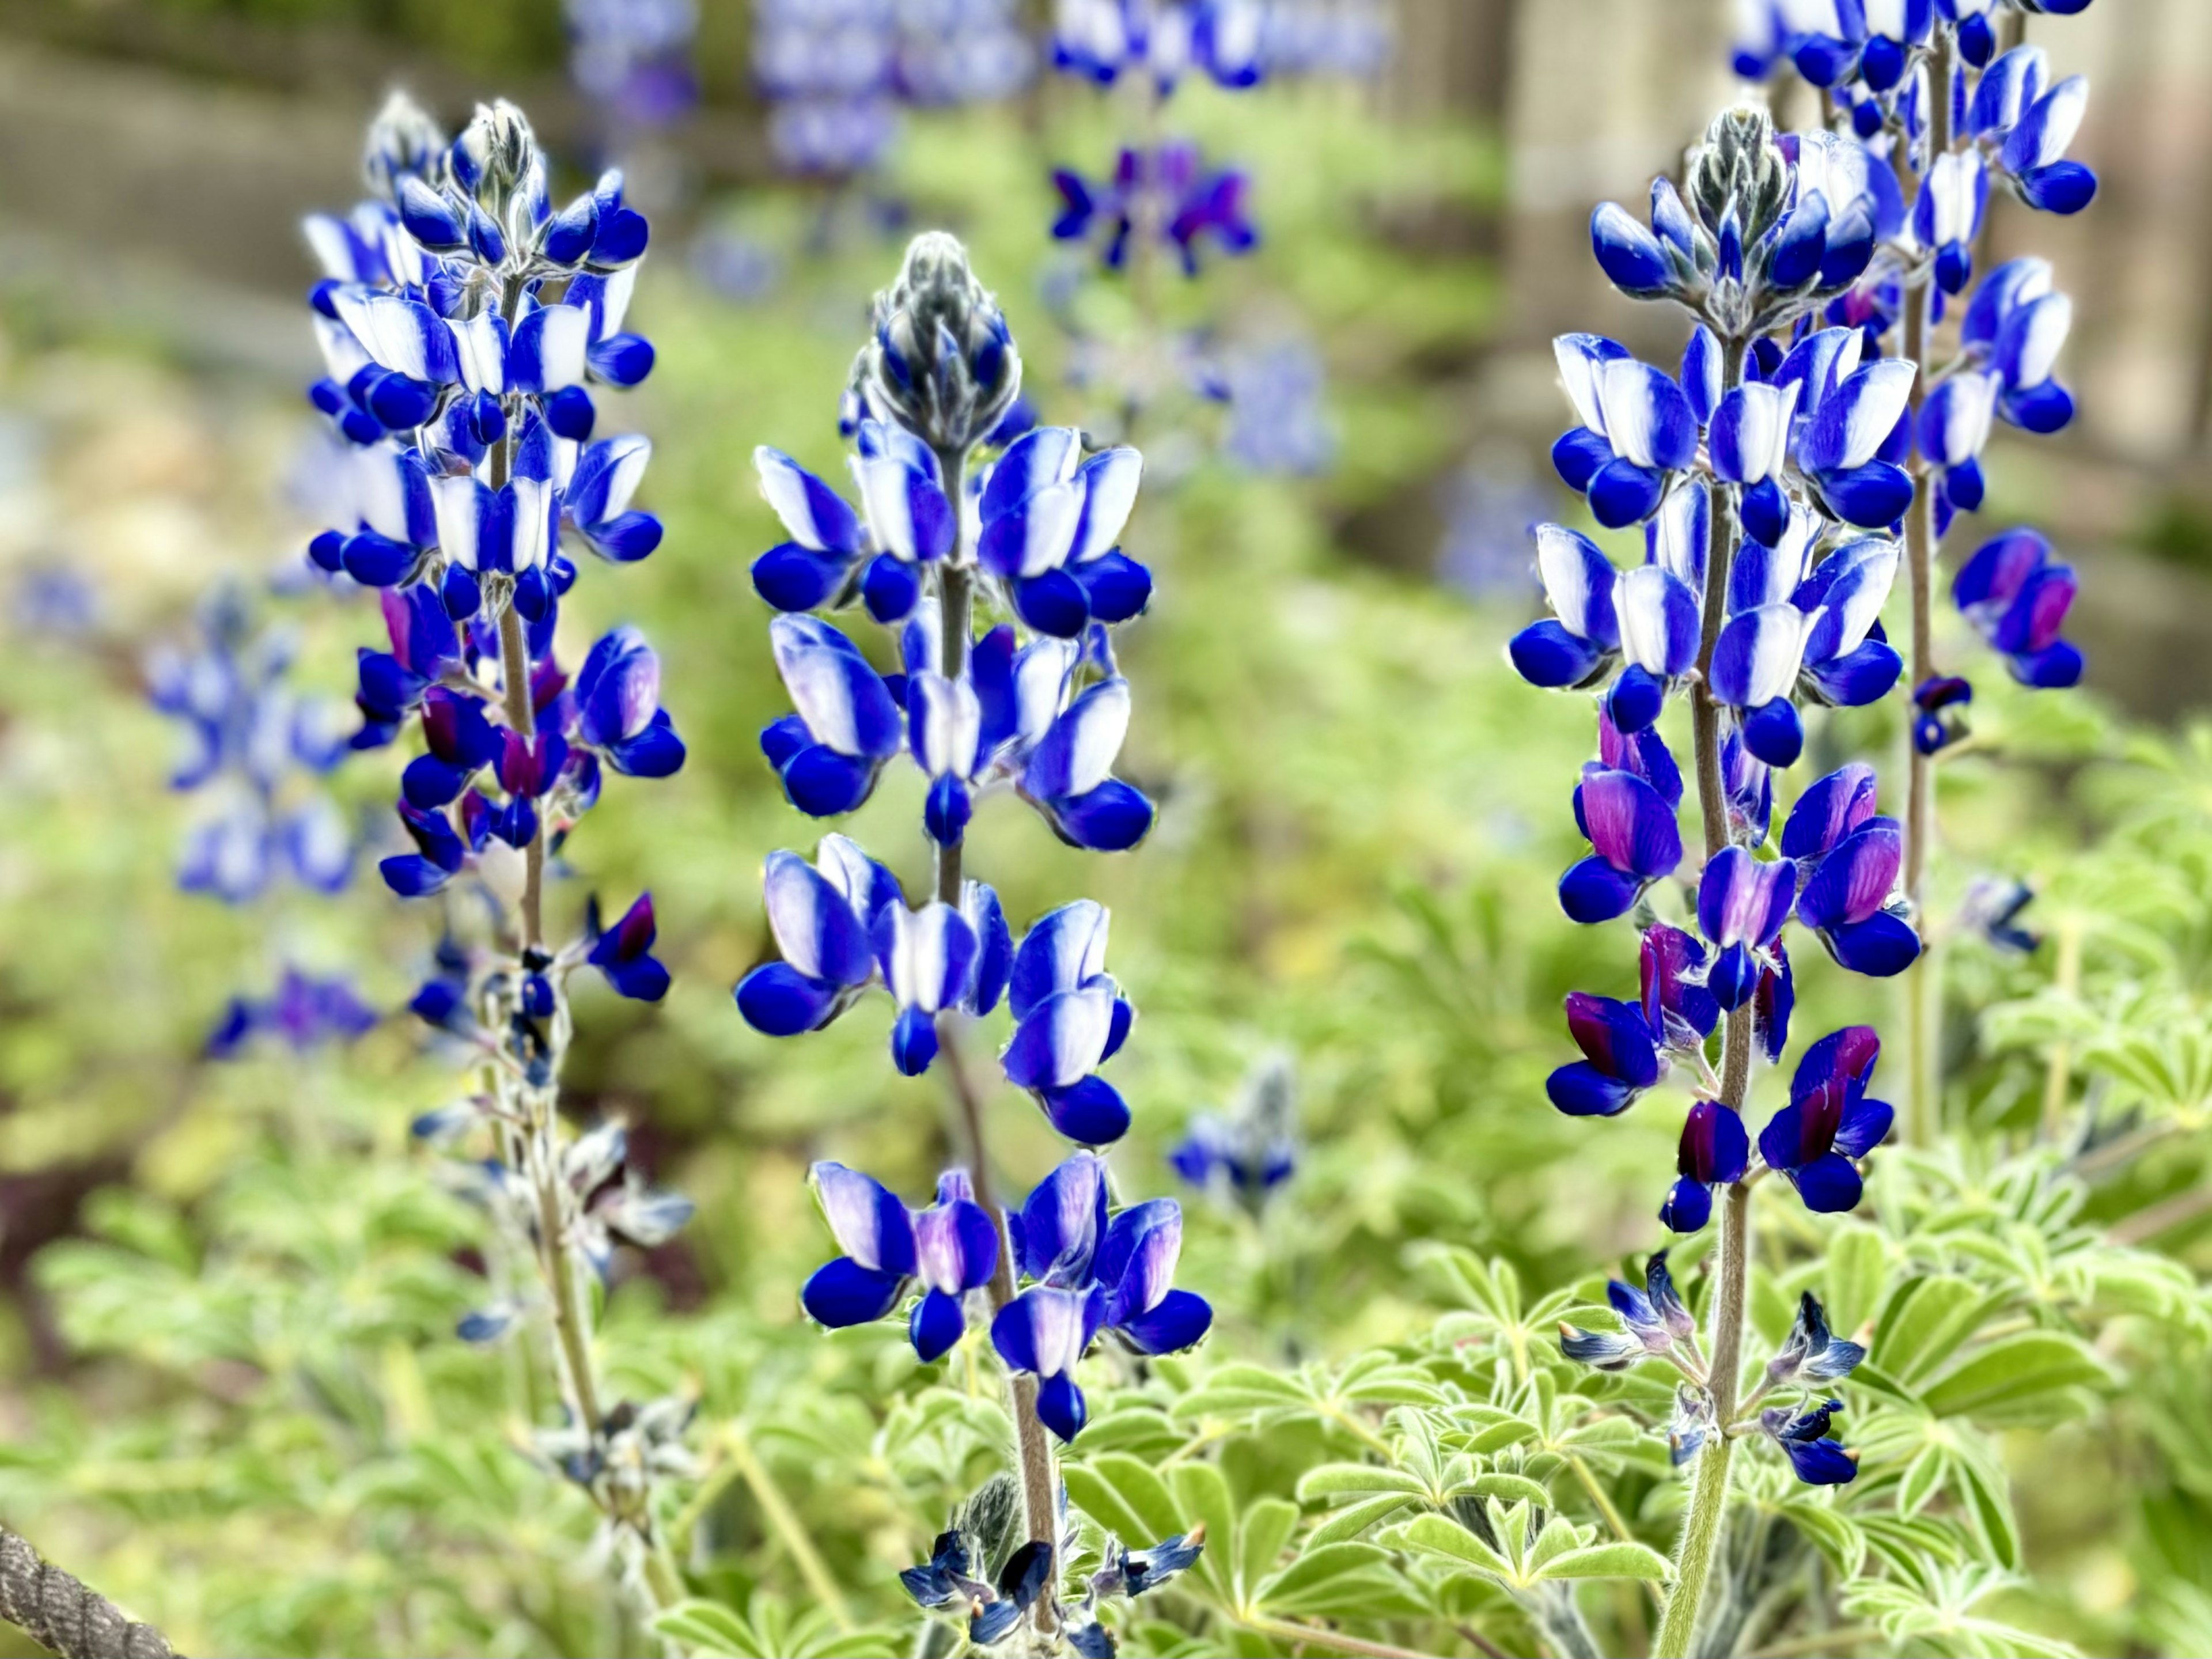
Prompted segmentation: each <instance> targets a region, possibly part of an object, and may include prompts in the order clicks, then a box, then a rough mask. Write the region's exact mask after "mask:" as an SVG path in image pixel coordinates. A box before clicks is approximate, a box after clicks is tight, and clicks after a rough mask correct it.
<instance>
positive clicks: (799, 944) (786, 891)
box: [737, 836, 902, 1036]
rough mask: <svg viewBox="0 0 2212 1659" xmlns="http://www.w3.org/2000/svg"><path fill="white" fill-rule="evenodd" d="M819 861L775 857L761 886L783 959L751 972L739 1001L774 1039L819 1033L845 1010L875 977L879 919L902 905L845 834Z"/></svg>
mask: <svg viewBox="0 0 2212 1659" xmlns="http://www.w3.org/2000/svg"><path fill="white" fill-rule="evenodd" d="M816 860H817V861H816V862H815V863H814V864H809V863H807V862H806V860H805V859H803V858H801V857H799V854H796V853H771V854H769V858H768V868H767V872H766V874H765V875H764V876H763V879H762V882H761V896H762V899H763V902H764V903H765V904H766V906H767V908H768V925H769V932H770V933H772V934H773V935H774V936H775V945H776V949H777V950H778V951H781V953H782V960H781V961H779V962H771V963H764V964H763V965H762V966H760V967H758V968H756V969H753V970H752V972H750V973H749V974H747V975H745V976H744V979H743V980H742V981H740V982H739V983H738V988H737V1000H738V1012H740V1013H742V1014H743V1015H744V1017H745V1020H746V1023H747V1024H750V1025H751V1026H752V1027H753V1029H754V1030H758V1031H762V1032H764V1033H766V1034H767V1035H768V1036H795V1035H797V1034H798V1033H799V1032H800V1031H811V1030H818V1029H819V1028H821V1027H822V1026H823V1025H826V1024H829V1022H830V1021H831V1020H833V1019H835V1018H836V1017H837V1016H838V1015H839V1014H840V1013H842V1012H844V1010H845V1009H846V1007H847V1006H849V1005H850V1003H851V1002H852V1000H853V999H854V997H856V996H858V995H859V994H860V992H861V991H862V990H863V989H865V988H866V987H867V985H868V983H869V982H870V981H872V979H874V977H875V974H876V957H875V948H874V945H873V944H872V933H873V929H874V927H875V921H876V915H877V913H878V911H880V910H882V909H884V908H885V907H887V906H889V905H892V904H896V903H899V902H902V901H901V899H900V896H899V890H898V883H897V881H896V879H894V878H893V877H892V875H891V873H890V871H888V870H886V869H884V866H882V865H880V864H878V863H877V862H876V861H875V860H873V859H872V858H870V857H869V856H868V855H867V854H866V853H864V852H862V851H861V850H860V847H859V846H858V845H857V844H856V843H854V842H852V841H850V840H848V839H847V838H846V837H845V836H823V838H822V843H821V847H820V848H819V850H818V852H817V855H816Z"/></svg>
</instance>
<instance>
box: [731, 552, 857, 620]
mask: <svg viewBox="0 0 2212 1659" xmlns="http://www.w3.org/2000/svg"><path fill="white" fill-rule="evenodd" d="M848 564H849V561H848V560H847V559H846V558H844V557H843V556H842V555H839V554H836V553H816V552H812V551H811V550H808V549H806V548H804V547H801V546H800V545H799V544H798V543H797V542H784V543H782V544H779V545H777V546H775V547H771V548H770V549H769V550H768V551H767V552H765V553H763V554H762V555H761V556H760V557H758V558H757V559H755V560H754V561H753V588H754V590H755V591H756V592H758V593H759V595H760V596H761V598H763V599H766V600H767V601H768V602H769V604H770V605H774V606H775V608H776V609H777V610H778V611H811V610H813V609H815V608H816V607H817V606H818V605H823V604H824V603H825V602H827V601H828V599H829V597H830V596H831V595H832V594H834V593H835V592H836V591H837V589H838V588H839V586H842V584H843V582H844V580H845V573H846V570H847V568H848Z"/></svg>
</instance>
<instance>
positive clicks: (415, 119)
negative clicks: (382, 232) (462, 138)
mask: <svg viewBox="0 0 2212 1659" xmlns="http://www.w3.org/2000/svg"><path fill="white" fill-rule="evenodd" d="M445 148H446V135H445V132H444V131H443V130H441V128H440V127H439V125H438V124H437V122H436V121H435V120H433V119H432V118H431V117H430V113H429V112H428V111H427V110H425V109H424V108H423V107H422V105H420V104H418V103H416V101H415V100H413V99H412V98H410V97H409V96H408V95H407V94H405V93H404V92H399V91H394V92H393V93H392V94H391V96H389V97H387V98H386V100H384V107H383V108H382V109H380V110H379V111H378V112H376V118H375V119H374V121H372V122H370V123H369V127H368V142H367V143H365V144H364V145H362V155H361V172H362V178H363V179H366V180H367V181H368V187H369V189H371V190H372V191H375V192H376V194H377V195H379V196H380V197H383V198H384V199H385V200H386V201H387V202H388V201H391V200H392V197H394V195H395V194H396V193H397V192H398V188H399V180H400V179H410V178H411V179H419V178H422V177H423V176H424V175H425V174H427V173H428V172H429V171H430V170H431V168H433V167H435V166H436V165H437V162H438V155H439V152H440V151H441V150H443V149H445Z"/></svg>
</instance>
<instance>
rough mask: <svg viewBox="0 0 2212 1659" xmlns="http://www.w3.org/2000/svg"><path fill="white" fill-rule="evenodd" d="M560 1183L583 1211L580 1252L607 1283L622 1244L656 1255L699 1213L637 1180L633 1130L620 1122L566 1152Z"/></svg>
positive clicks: (592, 1132) (601, 1127) (599, 1127)
mask: <svg viewBox="0 0 2212 1659" xmlns="http://www.w3.org/2000/svg"><path fill="white" fill-rule="evenodd" d="M510 1178H511V1177H510ZM561 1180H562V1182H563V1183H564V1184H565V1185H566V1186H567V1187H568V1190H569V1192H570V1193H571V1194H574V1198H575V1200H576V1203H577V1206H578V1214H577V1218H576V1222H575V1224H574V1227H575V1231H574V1237H575V1242H576V1245H577V1248H578V1250H579V1251H580V1254H581V1255H583V1258H584V1260H585V1261H587V1262H588V1263H590V1264H591V1267H592V1272H593V1273H596V1274H598V1275H599V1279H600V1280H601V1282H602V1283H604V1282H605V1280H606V1279H607V1278H608V1277H609V1275H610V1274H611V1273H612V1272H613V1270H614V1256H615V1248H614V1247H615V1245H616V1244H617V1243H625V1244H630V1245H634V1246H635V1247H636V1248H637V1249H641V1250H651V1249H659V1247H660V1246H661V1245H663V1244H665V1243H667V1242H668V1241H669V1240H670V1239H671V1238H673V1237H675V1236H676V1235H677V1234H678V1232H679V1231H682V1230H683V1227H684V1224H685V1223H686V1222H688V1221H690V1219H691V1217H692V1215H693V1213H694V1212H695V1209H696V1206H694V1205H693V1204H692V1202H691V1200H690V1199H688V1198H685V1197H684V1196H683V1195H682V1194H679V1193H672V1192H668V1191H665V1190H664V1189H660V1188H652V1187H648V1186H647V1185H646V1184H645V1183H644V1182H642V1181H641V1180H640V1179H639V1178H638V1177H637V1175H636V1173H635V1171H634V1170H632V1169H630V1167H629V1126H628V1125H627V1124H625V1123H624V1122H623V1120H622V1119H620V1118H619V1117H612V1118H609V1119H607V1120H606V1121H604V1122H601V1123H599V1124H596V1125H594V1126H593V1127H592V1128H590V1129H588V1130H586V1132H585V1133H582V1134H580V1135H578V1136H577V1137H576V1138H575V1139H574V1140H572V1141H570V1142H569V1143H568V1145H567V1146H563V1147H562V1149H561Z"/></svg>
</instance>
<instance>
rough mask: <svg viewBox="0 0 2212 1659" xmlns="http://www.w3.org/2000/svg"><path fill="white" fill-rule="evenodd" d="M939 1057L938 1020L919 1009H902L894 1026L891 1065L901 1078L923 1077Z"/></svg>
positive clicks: (892, 1028)
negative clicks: (895, 1067)
mask: <svg viewBox="0 0 2212 1659" xmlns="http://www.w3.org/2000/svg"><path fill="white" fill-rule="evenodd" d="M936 1058H937V1020H936V1018H935V1017H934V1016H933V1015H931V1014H928V1013H927V1012H923V1011H922V1010H921V1009H920V1008H902V1009H901V1010H900V1011H899V1017H898V1018H897V1019H896V1021H894V1022H893V1023H892V1025H891V1064H892V1065H894V1066H897V1067H898V1071H899V1075H900V1076H901V1077H920V1076H921V1074H922V1073H924V1072H926V1071H927V1070H928V1069H929V1067H930V1064H931V1062H932V1061H933V1060H935V1059H936Z"/></svg>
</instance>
